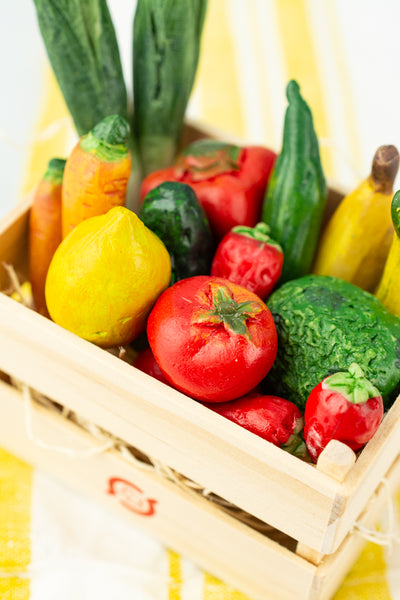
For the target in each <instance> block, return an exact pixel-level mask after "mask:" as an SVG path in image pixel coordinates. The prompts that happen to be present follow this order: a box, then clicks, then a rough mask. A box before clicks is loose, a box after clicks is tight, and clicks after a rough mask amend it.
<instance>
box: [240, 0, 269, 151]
mask: <svg viewBox="0 0 400 600" xmlns="http://www.w3.org/2000/svg"><path fill="white" fill-rule="evenodd" d="M246 10H247V11H248V16H249V20H250V29H251V31H252V34H253V47H254V59H255V66H256V70H257V79H258V82H259V93H260V96H261V99H260V101H261V106H262V111H263V123H262V124H261V123H260V127H261V126H262V127H263V133H264V138H265V140H266V145H268V144H269V145H270V144H271V140H273V139H274V134H275V129H276V122H275V121H274V119H273V114H272V106H271V97H272V94H273V93H276V90H272V87H271V82H270V80H269V77H268V67H267V61H266V57H265V46H264V44H263V40H262V36H263V35H265V31H264V29H263V24H262V23H260V11H259V10H258V6H257V4H256V3H255V2H254V1H252V2H249V3H247V4H246ZM249 100H250V99H249Z"/></svg>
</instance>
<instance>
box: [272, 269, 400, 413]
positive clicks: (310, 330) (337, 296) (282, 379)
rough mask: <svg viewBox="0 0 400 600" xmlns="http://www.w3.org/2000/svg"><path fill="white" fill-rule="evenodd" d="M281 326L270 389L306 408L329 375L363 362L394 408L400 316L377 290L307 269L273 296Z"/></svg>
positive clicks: (399, 368) (399, 375)
mask: <svg viewBox="0 0 400 600" xmlns="http://www.w3.org/2000/svg"><path fill="white" fill-rule="evenodd" d="M267 305H268V308H269V309H270V311H271V313H272V316H273V318H274V321H275V325H276V328H277V332H278V353H277V357H276V360H275V363H274V365H273V367H272V369H271V370H270V372H269V373H268V375H267V377H266V379H265V380H264V382H263V387H264V389H265V390H268V392H269V393H272V392H273V393H274V394H276V395H278V396H282V397H283V398H286V399H287V400H291V401H292V402H294V403H295V404H297V405H298V406H299V408H300V409H302V410H304V407H305V404H306V401H307V398H308V395H309V393H310V392H311V390H312V389H313V387H315V386H316V385H317V384H318V383H319V382H320V381H322V379H323V378H324V377H326V376H327V375H331V374H332V373H335V372H338V371H343V370H345V369H346V368H347V367H349V366H350V365H351V364H352V363H357V364H358V365H359V366H360V367H361V368H362V369H363V371H364V374H365V376H366V377H367V378H368V379H369V380H370V381H371V382H372V383H373V384H374V385H375V386H376V387H377V388H378V390H379V391H380V392H381V394H382V399H383V402H384V404H385V408H388V407H389V406H390V405H391V404H392V403H393V401H394V400H395V398H396V396H397V394H398V393H399V392H400V385H399V382H400V319H399V318H398V317H396V316H395V315H393V314H392V313H390V312H389V311H388V310H387V309H386V308H384V307H383V306H382V304H381V303H380V302H379V300H377V298H375V297H374V296H373V295H372V294H370V293H368V292H365V291H364V290H361V289H360V288H359V287H357V286H355V285H353V284H351V283H348V282H346V281H343V280H342V279H338V278H336V277H329V276H323V275H306V276H304V277H300V278H299V279H294V280H292V281H289V282H287V283H285V284H284V285H282V286H281V287H280V288H279V289H277V290H276V291H275V292H274V293H273V294H272V295H271V296H270V298H269V300H268V303H267Z"/></svg>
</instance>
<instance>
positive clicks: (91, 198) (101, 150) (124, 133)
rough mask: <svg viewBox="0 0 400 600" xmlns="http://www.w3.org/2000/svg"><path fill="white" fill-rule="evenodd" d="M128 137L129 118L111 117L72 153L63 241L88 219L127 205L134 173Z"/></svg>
mask: <svg viewBox="0 0 400 600" xmlns="http://www.w3.org/2000/svg"><path fill="white" fill-rule="evenodd" d="M128 135H129V125H128V123H127V122H126V121H125V119H122V118H121V117H119V116H118V115H110V116H108V117H106V118H105V119H103V120H102V121H100V123H98V124H97V125H96V126H95V127H94V128H93V130H92V131H90V132H89V133H88V134H87V135H85V136H83V137H82V138H81V139H80V140H79V142H78V143H77V145H76V146H75V148H74V149H73V150H72V152H71V154H70V156H69V158H68V160H67V164H66V165H65V172H64V180H63V191H62V231H63V238H65V236H66V235H68V234H69V233H70V232H71V231H72V229H73V228H74V227H76V226H77V225H78V224H79V223H81V222H82V221H84V220H85V219H88V218H90V217H96V216H98V215H103V214H105V213H106V212H108V211H109V210H110V209H111V208H113V207H114V206H123V205H124V204H125V199H126V191H127V187H128V180H129V176H130V171H131V157H130V152H129V150H128V148H127V145H126V144H127V140H128Z"/></svg>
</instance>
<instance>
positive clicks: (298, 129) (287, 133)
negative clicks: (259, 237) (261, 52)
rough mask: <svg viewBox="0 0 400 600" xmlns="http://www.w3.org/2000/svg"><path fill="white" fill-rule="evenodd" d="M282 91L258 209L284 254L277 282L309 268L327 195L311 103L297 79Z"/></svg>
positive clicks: (292, 277)
mask: <svg viewBox="0 0 400 600" xmlns="http://www.w3.org/2000/svg"><path fill="white" fill-rule="evenodd" d="M286 93H287V98H288V101H289V106H288V108H287V110H286V116H285V125H284V133H283V143H282V150H281V153H280V155H279V157H278V159H277V161H276V164H275V166H274V169H273V172H272V174H271V180H270V182H269V185H268V189H267V194H266V197H265V201H264V206H263V211H262V220H263V221H265V223H268V225H269V226H270V227H271V237H272V238H273V239H274V240H276V241H277V242H278V243H279V244H280V245H281V246H282V249H283V253H284V256H285V262H284V265H283V269H282V276H281V280H280V281H281V283H283V282H285V281H288V280H289V279H295V278H296V277H300V276H302V275H305V274H306V273H308V272H309V271H310V269H311V266H312V262H313V260H314V254H315V249H316V246H317V241H318V237H319V233H320V227H321V221H322V216H323V213H324V209H325V204H326V198H327V191H326V184H325V178H324V174H323V170H322V166H321V161H320V156H319V145H318V139H317V136H316V134H315V131H314V125H313V118H312V114H311V111H310V108H309V107H308V105H307V103H306V102H305V100H304V99H303V98H302V96H301V95H300V89H299V86H298V84H297V83H296V81H290V82H289V84H288V86H287V91H286Z"/></svg>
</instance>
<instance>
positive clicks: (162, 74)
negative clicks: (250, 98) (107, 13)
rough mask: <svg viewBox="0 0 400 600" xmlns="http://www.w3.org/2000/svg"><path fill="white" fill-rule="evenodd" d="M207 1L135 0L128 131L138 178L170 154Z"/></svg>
mask: <svg viewBox="0 0 400 600" xmlns="http://www.w3.org/2000/svg"><path fill="white" fill-rule="evenodd" d="M206 6H207V0H138V3H137V7H136V13H135V18H134V33H133V86H134V87H133V99H134V115H133V131H134V135H135V139H136V143H137V147H138V151H139V154H140V157H141V161H142V166H143V171H144V174H146V173H148V172H150V171H152V170H155V169H158V168H161V167H164V166H167V165H168V164H170V163H171V162H172V160H173V158H174V156H175V153H176V149H177V144H178V141H179V138H180V135H181V132H182V127H183V120H184V116H185V112H186V107H187V103H188V101H189V97H190V94H191V91H192V87H193V83H194V78H195V75H196V70H197V64H198V60H199V52H200V41H201V34H202V30H203V23H204V17H205V13H206Z"/></svg>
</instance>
